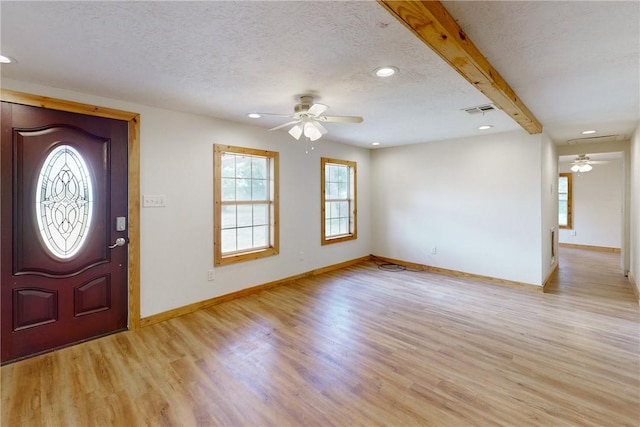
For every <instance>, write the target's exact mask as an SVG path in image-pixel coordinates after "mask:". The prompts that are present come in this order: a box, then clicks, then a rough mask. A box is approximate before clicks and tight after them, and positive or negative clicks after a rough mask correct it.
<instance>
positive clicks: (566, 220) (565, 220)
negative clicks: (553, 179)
mask: <svg viewBox="0 0 640 427" xmlns="http://www.w3.org/2000/svg"><path fill="white" fill-rule="evenodd" d="M558 225H559V226H560V228H571V226H572V222H571V174H570V173H561V174H560V177H559V178H558Z"/></svg>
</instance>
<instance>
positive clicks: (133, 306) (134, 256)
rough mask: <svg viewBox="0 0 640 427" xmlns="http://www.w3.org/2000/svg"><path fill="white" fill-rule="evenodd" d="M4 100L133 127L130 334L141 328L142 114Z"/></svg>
mask: <svg viewBox="0 0 640 427" xmlns="http://www.w3.org/2000/svg"><path fill="white" fill-rule="evenodd" d="M0 100H2V101H6V102H11V103H14V104H22V105H29V106H32V107H41V108H48V109H51V110H59V111H66V112H70V113H79V114H87V115H90V116H97V117H106V118H109V119H116V120H124V121H126V122H128V123H129V141H128V153H129V154H128V160H129V166H128V171H129V183H128V186H129V188H128V193H129V194H128V215H129V221H128V222H129V259H128V262H127V264H128V265H127V269H128V276H127V277H128V289H129V291H128V294H129V298H128V299H129V310H128V311H129V315H128V319H129V320H128V323H129V330H135V329H138V328H139V327H140V114H138V113H132V112H129V111H122V110H114V109H111V108H104V107H97V106H94V105H89V104H81V103H78V102H72V101H64V100H60V99H54V98H48V97H45V96H39V95H31V94H27V93H22V92H15V91H11V90H6V89H0Z"/></svg>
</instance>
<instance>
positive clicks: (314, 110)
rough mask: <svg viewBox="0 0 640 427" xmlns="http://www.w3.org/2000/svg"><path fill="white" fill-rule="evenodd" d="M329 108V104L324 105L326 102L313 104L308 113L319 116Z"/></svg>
mask: <svg viewBox="0 0 640 427" xmlns="http://www.w3.org/2000/svg"><path fill="white" fill-rule="evenodd" d="M328 108H329V106H328V105H324V104H313V105H312V106H311V107H310V108H309V110H308V111H307V113H309V115H311V116H316V117H317V116H319V115H320V114H322V113H324V112H325V111H327V109H328Z"/></svg>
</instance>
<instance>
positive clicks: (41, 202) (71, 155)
mask: <svg viewBox="0 0 640 427" xmlns="http://www.w3.org/2000/svg"><path fill="white" fill-rule="evenodd" d="M1 128H2V129H1V131H2V134H1V135H2V136H1V138H2V140H1V156H0V173H1V179H2V181H1V189H2V196H1V205H0V213H1V223H0V230H1V240H0V253H1V255H2V263H1V269H2V271H1V274H0V276H1V280H2V282H1V294H0V298H1V300H0V308H1V313H0V314H1V320H2V325H1V331H0V332H1V334H2V336H1V353H2V362H3V363H4V362H8V361H12V360H16V359H19V358H22V357H25V356H28V355H32V354H36V353H39V352H43V351H47V350H51V349H54V348H57V347H62V346H65V345H69V344H72V343H76V342H80V341H83V340H86V339H89V338H93V337H96V336H100V335H104V334H108V333H111V332H115V331H119V330H123V329H126V327H127V314H128V311H127V307H128V304H127V295H128V288H127V244H126V242H127V241H128V240H127V229H128V224H127V222H128V221H127V174H128V172H127V141H128V124H127V122H125V121H120V120H114V119H106V118H100V117H93V116H87V115H83V114H74V113H68V112H62V111H55V110H48V109H43V108H37V107H30V106H24V105H17V104H11V103H7V102H3V103H2V125H1ZM118 239H120V240H118ZM116 242H117V243H118V244H119V245H115V246H114V244H115V243H116ZM109 246H114V247H113V248H110V247H109Z"/></svg>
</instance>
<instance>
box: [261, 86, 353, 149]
mask: <svg viewBox="0 0 640 427" xmlns="http://www.w3.org/2000/svg"><path fill="white" fill-rule="evenodd" d="M328 108H329V106H327V105H324V104H316V103H314V102H313V96H311V95H302V96H301V97H300V103H299V104H297V105H296V106H295V107H294V108H293V111H294V112H293V114H291V115H287V114H273V113H256V114H255V115H254V116H252V117H260V116H278V117H290V118H292V119H293V120H292V121H290V122H287V123H283V124H281V125H279V126H276V127H274V128H271V129H269V130H270V131H271V130H278V129H282V128H285V127H287V126H291V129H289V135H291V136H292V137H294V138H295V139H300V137H301V136H302V135H304V136H305V137H307V138H309V140H311V141H316V140H318V139H320V138H321V137H322V135H325V134H326V133H327V129H325V127H324V126H322V122H338V123H361V122H362V120H363V119H362V117H358V116H326V115H324V112H325V111H327V109H328Z"/></svg>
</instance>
